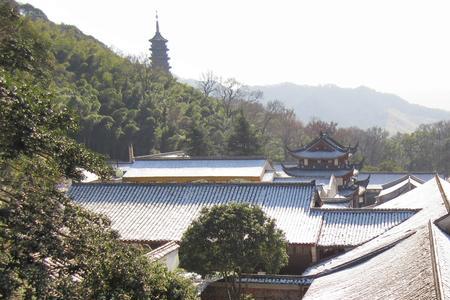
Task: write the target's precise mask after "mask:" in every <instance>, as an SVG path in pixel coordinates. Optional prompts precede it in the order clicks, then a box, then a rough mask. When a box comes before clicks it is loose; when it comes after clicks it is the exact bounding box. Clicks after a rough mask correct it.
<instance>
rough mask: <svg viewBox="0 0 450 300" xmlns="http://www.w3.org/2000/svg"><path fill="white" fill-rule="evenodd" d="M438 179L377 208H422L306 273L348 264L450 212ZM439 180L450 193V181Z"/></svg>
mask: <svg viewBox="0 0 450 300" xmlns="http://www.w3.org/2000/svg"><path fill="white" fill-rule="evenodd" d="M436 180H440V179H436V178H435V179H433V180H430V181H428V182H426V183H425V184H423V185H421V186H420V187H418V188H416V189H414V190H412V191H410V192H408V193H406V194H403V195H401V196H399V197H398V198H395V199H393V200H391V201H389V202H386V203H384V204H382V205H379V206H377V208H410V209H420V211H419V212H417V213H416V214H414V215H413V216H411V217H410V218H409V219H407V220H405V221H404V222H402V223H400V224H399V225H397V226H394V227H392V228H391V229H389V230H387V231H386V232H384V233H382V234H381V235H379V236H377V237H376V238H374V239H372V240H370V241H368V242H366V243H364V244H362V245H361V246H359V247H356V248H355V249H353V250H351V251H349V252H346V253H343V254H342V255H339V256H336V257H333V258H331V259H328V260H324V261H321V262H319V263H317V264H316V265H314V266H312V267H310V268H308V269H307V270H306V271H305V272H304V273H303V275H305V276H314V275H319V274H321V273H327V272H330V270H334V269H337V268H339V267H340V266H345V265H347V264H349V263H351V262H352V261H355V260H357V259H359V258H360V257H364V256H367V255H370V254H371V253H373V252H374V251H377V249H380V248H383V247H386V246H387V245H389V244H391V243H393V242H395V241H396V240H399V239H401V238H402V237H404V236H405V235H407V234H409V233H411V232H414V231H415V230H416V229H417V228H419V227H420V226H424V225H426V224H428V222H429V220H430V219H431V220H435V219H437V218H439V217H441V216H442V215H445V214H447V209H446V208H445V205H444V202H443V199H442V196H441V193H440V190H439V186H438V184H437V181H436ZM440 183H441V184H442V187H443V189H444V191H445V193H446V194H447V195H450V183H448V182H445V181H443V180H440Z"/></svg>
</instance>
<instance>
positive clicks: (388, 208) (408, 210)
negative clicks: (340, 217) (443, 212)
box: [310, 207, 422, 212]
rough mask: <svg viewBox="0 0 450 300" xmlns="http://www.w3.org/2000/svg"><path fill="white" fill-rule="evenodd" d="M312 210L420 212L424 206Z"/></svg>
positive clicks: (317, 208) (321, 209)
mask: <svg viewBox="0 0 450 300" xmlns="http://www.w3.org/2000/svg"><path fill="white" fill-rule="evenodd" d="M310 209H311V210H315V211H323V212H419V211H421V210H422V208H399V207H392V208H390V207H386V208H322V207H311V208H310Z"/></svg>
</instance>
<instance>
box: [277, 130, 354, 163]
mask: <svg viewBox="0 0 450 300" xmlns="http://www.w3.org/2000/svg"><path fill="white" fill-rule="evenodd" d="M319 143H324V144H325V145H326V146H327V148H328V149H325V150H322V149H321V150H314V149H313V148H314V147H315V146H317V145H318V144H319ZM286 148H287V147H286ZM357 149H358V145H356V146H354V147H350V146H348V147H345V146H343V145H341V144H340V143H338V142H337V141H336V140H334V139H333V138H331V137H330V136H329V135H328V134H326V133H323V132H321V133H320V136H319V137H318V138H316V139H314V140H313V141H312V142H311V143H309V144H308V145H306V146H304V147H301V148H298V149H295V150H291V149H289V148H287V150H288V151H289V153H290V154H291V155H292V156H294V157H296V158H307V159H335V158H339V157H343V156H346V155H348V154H353V153H355V152H356V151H357Z"/></svg>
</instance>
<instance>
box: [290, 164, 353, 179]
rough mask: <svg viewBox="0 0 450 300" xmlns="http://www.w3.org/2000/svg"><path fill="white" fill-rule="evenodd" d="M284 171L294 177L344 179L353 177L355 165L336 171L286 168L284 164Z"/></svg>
mask: <svg viewBox="0 0 450 300" xmlns="http://www.w3.org/2000/svg"><path fill="white" fill-rule="evenodd" d="M282 167H283V171H284V172H285V173H286V174H287V175H289V176H292V177H311V178H315V177H320V178H328V180H330V178H331V175H334V176H336V177H342V176H346V175H353V173H354V171H355V169H356V168H355V166H354V165H349V166H347V167H345V168H340V169H338V168H336V169H312V168H300V167H298V166H285V165H284V164H282Z"/></svg>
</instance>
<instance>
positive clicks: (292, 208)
mask: <svg viewBox="0 0 450 300" xmlns="http://www.w3.org/2000/svg"><path fill="white" fill-rule="evenodd" d="M69 193H70V196H72V197H73V199H75V201H77V202H78V203H79V204H81V205H83V206H85V207H86V208H88V209H91V210H93V211H96V212H98V213H102V214H105V215H107V216H108V217H109V218H110V219H111V220H112V227H113V228H114V229H116V230H118V231H119V233H120V234H121V237H122V239H124V240H134V241H169V240H175V241H178V240H180V239H181V236H182V234H183V232H184V231H185V230H186V229H187V227H188V226H189V224H190V223H191V222H192V221H193V220H194V219H195V218H197V216H198V215H199V214H200V211H201V209H202V208H203V207H208V206H212V205H215V204H224V203H229V202H245V203H250V204H253V205H258V206H260V207H261V208H262V209H263V210H264V211H265V212H266V213H267V215H268V216H270V217H271V218H274V219H276V222H277V226H278V227H279V228H280V229H282V230H283V231H284V232H285V234H286V238H287V240H288V241H289V242H290V243H292V244H316V243H317V241H318V240H319V233H320V228H321V225H322V222H323V220H325V221H326V222H325V227H324V231H323V233H322V235H323V236H322V240H323V241H324V243H325V244H327V245H332V244H335V245H341V244H342V238H343V237H345V241H344V242H345V244H346V245H348V246H355V245H359V244H360V243H362V242H364V241H366V240H369V239H372V238H374V237H375V236H376V235H379V234H380V233H381V232H383V231H385V230H387V229H389V228H390V227H391V226H393V224H397V223H398V222H400V220H403V219H402V218H406V217H409V216H410V215H411V214H412V212H410V211H409V212H405V213H400V212H398V211H393V212H383V213H382V214H378V215H377V216H379V217H380V219H379V220H378V221H375V220H372V221H371V222H367V220H369V219H370V217H366V216H365V215H364V216H363V215H362V214H360V212H361V211H360V210H358V209H357V210H355V212H354V213H352V212H351V210H347V211H346V212H345V213H344V215H345V216H346V218H345V219H344V220H342V221H340V222H338V221H336V219H337V217H338V216H340V212H336V211H334V210H326V209H317V208H313V209H311V202H312V199H313V196H314V194H315V186H314V185H313V184H289V183H284V184H282V183H271V184H262V183H257V184H91V185H89V184H85V185H83V184H76V185H73V186H72V188H71V189H70V191H69ZM359 228H364V230H365V233H361V232H359V231H358V229H359ZM333 232H336V233H337V234H333Z"/></svg>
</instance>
